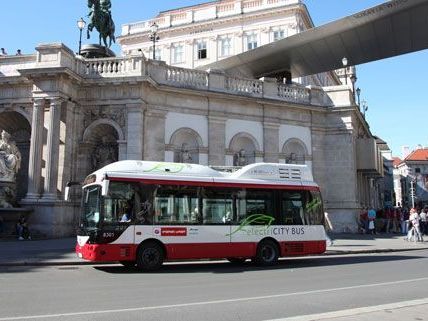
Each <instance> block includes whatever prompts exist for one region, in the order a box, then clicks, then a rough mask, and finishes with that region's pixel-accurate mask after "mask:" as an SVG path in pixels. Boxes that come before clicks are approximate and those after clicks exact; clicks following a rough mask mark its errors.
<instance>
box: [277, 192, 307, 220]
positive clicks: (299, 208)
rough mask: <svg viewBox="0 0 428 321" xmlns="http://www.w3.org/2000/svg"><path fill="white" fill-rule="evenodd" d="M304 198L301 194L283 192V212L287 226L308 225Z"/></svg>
mask: <svg viewBox="0 0 428 321" xmlns="http://www.w3.org/2000/svg"><path fill="white" fill-rule="evenodd" d="M303 196H304V195H302V193H301V192H293V191H282V195H281V212H282V214H283V215H282V216H283V221H284V224H285V225H306V224H308V223H307V221H306V219H305V215H304V210H303V202H304V197H303Z"/></svg>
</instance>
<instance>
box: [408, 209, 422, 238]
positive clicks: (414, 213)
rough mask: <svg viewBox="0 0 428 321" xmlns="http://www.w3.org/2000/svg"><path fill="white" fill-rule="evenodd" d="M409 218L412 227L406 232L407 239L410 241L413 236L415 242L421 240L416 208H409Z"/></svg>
mask: <svg viewBox="0 0 428 321" xmlns="http://www.w3.org/2000/svg"><path fill="white" fill-rule="evenodd" d="M409 220H410V222H411V223H412V228H411V230H410V231H409V233H408V234H407V240H408V241H410V240H411V238H412V236H413V237H414V241H415V242H423V238H422V234H421V230H420V225H419V222H420V217H419V214H418V212H417V211H416V209H414V208H412V209H411V210H410V217H409Z"/></svg>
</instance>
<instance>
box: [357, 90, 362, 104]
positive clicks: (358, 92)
mask: <svg viewBox="0 0 428 321" xmlns="http://www.w3.org/2000/svg"><path fill="white" fill-rule="evenodd" d="M360 94H361V89H360V87H358V88H357V99H358V106H360Z"/></svg>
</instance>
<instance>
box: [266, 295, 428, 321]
mask: <svg viewBox="0 0 428 321" xmlns="http://www.w3.org/2000/svg"><path fill="white" fill-rule="evenodd" d="M425 304H428V298H427V299H420V300H412V301H403V302H397V303H390V304H383V305H376V306H370V307H363V308H355V309H348V310H339V311H333V312H326V313H318V314H308V315H301V316H297V317H289V318H282V319H274V320H267V321H315V320H324V319H334V318H340V317H350V316H355V315H359V314H367V313H373V312H379V311H383V310H395V309H401V308H408V307H413V306H418V305H425Z"/></svg>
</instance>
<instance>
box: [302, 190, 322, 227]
mask: <svg viewBox="0 0 428 321" xmlns="http://www.w3.org/2000/svg"><path fill="white" fill-rule="evenodd" d="M305 213H306V215H307V217H308V221H309V224H312V225H324V209H323V205H322V199H321V193H320V192H318V191H310V192H308V193H307V201H306V205H305Z"/></svg>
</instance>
